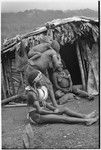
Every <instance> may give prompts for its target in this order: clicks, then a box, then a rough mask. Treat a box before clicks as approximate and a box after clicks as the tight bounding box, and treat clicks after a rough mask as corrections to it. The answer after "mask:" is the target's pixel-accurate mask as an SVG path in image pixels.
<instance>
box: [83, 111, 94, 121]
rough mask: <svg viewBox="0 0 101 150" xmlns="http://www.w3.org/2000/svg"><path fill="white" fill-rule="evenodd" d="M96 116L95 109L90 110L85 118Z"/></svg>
mask: <svg viewBox="0 0 101 150" xmlns="http://www.w3.org/2000/svg"><path fill="white" fill-rule="evenodd" d="M95 116H96V110H95V111H93V112H91V113H90V114H88V115H86V117H85V118H86V119H89V118H94V117H95Z"/></svg>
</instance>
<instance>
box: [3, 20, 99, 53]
mask: <svg viewBox="0 0 101 150" xmlns="http://www.w3.org/2000/svg"><path fill="white" fill-rule="evenodd" d="M48 28H50V29H52V31H53V34H54V39H56V40H57V41H58V42H59V43H60V44H61V45H64V44H67V43H71V44H72V43H73V42H75V41H76V40H78V39H87V40H91V41H93V42H96V41H97V39H98V37H99V28H98V20H93V19H91V18H86V17H72V18H65V19H56V20H53V21H51V22H47V23H46V24H45V26H44V27H40V28H38V29H36V30H34V31H32V32H31V33H28V34H25V35H21V38H22V39H27V38H29V37H31V36H35V37H37V36H39V35H40V34H42V33H45V32H47V30H48ZM18 44H19V41H18V38H17V37H14V38H11V39H8V40H5V42H4V43H3V47H2V51H1V54H4V53H6V52H8V51H12V50H14V49H15V48H16V47H17V45H18Z"/></svg>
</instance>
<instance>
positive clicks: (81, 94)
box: [72, 86, 94, 100]
mask: <svg viewBox="0 0 101 150" xmlns="http://www.w3.org/2000/svg"><path fill="white" fill-rule="evenodd" d="M72 93H74V94H76V95H78V96H80V97H83V98H88V99H90V100H92V99H94V97H93V96H92V95H89V94H88V93H87V92H85V91H82V90H80V89H78V88H76V87H74V86H73V87H72Z"/></svg>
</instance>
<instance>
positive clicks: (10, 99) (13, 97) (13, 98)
mask: <svg viewBox="0 0 101 150" xmlns="http://www.w3.org/2000/svg"><path fill="white" fill-rule="evenodd" d="M21 97H23V95H14V96H12V97H9V98H6V99H4V100H2V101H1V104H2V105H4V104H6V103H8V102H11V101H14V100H15V99H18V98H21Z"/></svg>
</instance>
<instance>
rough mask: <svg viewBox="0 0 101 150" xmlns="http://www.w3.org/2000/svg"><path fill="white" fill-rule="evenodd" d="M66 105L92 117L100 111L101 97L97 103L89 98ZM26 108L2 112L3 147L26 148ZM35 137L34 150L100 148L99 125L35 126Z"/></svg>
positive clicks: (32, 144)
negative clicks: (94, 112) (95, 111)
mask: <svg viewBox="0 0 101 150" xmlns="http://www.w3.org/2000/svg"><path fill="white" fill-rule="evenodd" d="M66 106H68V107H69V108H71V109H72V110H75V111H77V112H81V113H85V114H88V113H90V112H91V111H93V110H97V112H99V110H98V109H99V99H98V96H97V97H96V98H95V100H94V101H88V100H86V99H81V100H72V101H69V102H68V103H67V104H66ZM27 112H28V109H27V108H26V107H20V108H3V109H2V148H4V149H8V148H9V149H24V145H23V140H22V135H23V133H24V131H25V126H26V125H27V124H28V120H27V119H26V114H27ZM31 126H32V128H33V133H34V136H33V138H32V139H30V147H29V148H34V149H70V148H74V149H80V148H82V149H89V148H90V149H95V148H97V149H98V148H99V122H97V123H95V124H93V125H92V126H85V125H81V124H79V125H78V124H72V125H71V124H62V123H61V124H44V125H31Z"/></svg>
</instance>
